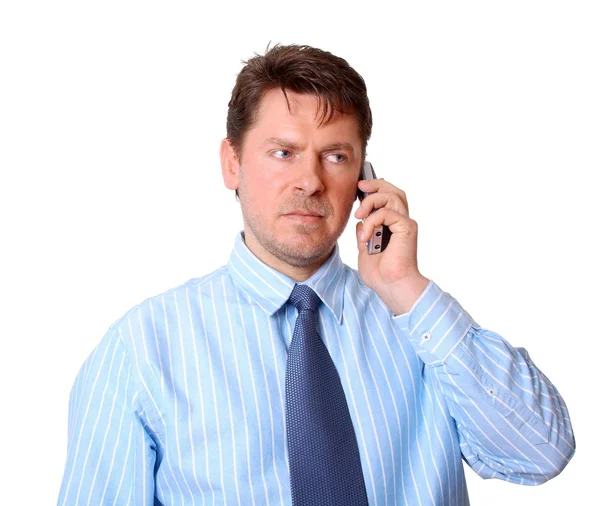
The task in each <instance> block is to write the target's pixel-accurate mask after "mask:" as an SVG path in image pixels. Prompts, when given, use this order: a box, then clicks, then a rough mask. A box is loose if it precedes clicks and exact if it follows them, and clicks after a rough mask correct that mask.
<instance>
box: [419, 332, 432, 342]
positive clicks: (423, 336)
mask: <svg viewBox="0 0 600 506" xmlns="http://www.w3.org/2000/svg"><path fill="white" fill-rule="evenodd" d="M430 339H431V331H429V332H425V334H423V335H422V336H421V340H422V341H423V342H427V341H429V340H430Z"/></svg>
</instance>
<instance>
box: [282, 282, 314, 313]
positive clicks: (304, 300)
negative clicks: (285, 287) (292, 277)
mask: <svg viewBox="0 0 600 506" xmlns="http://www.w3.org/2000/svg"><path fill="white" fill-rule="evenodd" d="M320 300H321V299H319V296H318V295H317V294H316V293H315V292H314V291H313V289H312V288H311V287H310V286H307V285H296V286H294V289H293V290H292V294H291V295H290V298H289V302H290V304H291V305H292V306H294V307H295V308H296V309H297V310H298V312H300V311H304V310H307V309H308V310H310V311H314V310H315V309H316V308H317V306H318V305H319V302H320Z"/></svg>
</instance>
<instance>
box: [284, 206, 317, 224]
mask: <svg viewBox="0 0 600 506" xmlns="http://www.w3.org/2000/svg"><path fill="white" fill-rule="evenodd" d="M284 216H285V217H286V218H288V219H289V220H292V221H296V222H299V223H306V224H311V223H318V222H319V220H320V219H321V218H323V216H322V215H320V214H317V213H315V212H311V211H306V210H304V209H297V210H295V211H292V212H290V213H286V214H284Z"/></svg>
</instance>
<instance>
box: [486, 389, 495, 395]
mask: <svg viewBox="0 0 600 506" xmlns="http://www.w3.org/2000/svg"><path fill="white" fill-rule="evenodd" d="M487 393H488V394H490V395H496V390H494V389H493V388H488V389H487Z"/></svg>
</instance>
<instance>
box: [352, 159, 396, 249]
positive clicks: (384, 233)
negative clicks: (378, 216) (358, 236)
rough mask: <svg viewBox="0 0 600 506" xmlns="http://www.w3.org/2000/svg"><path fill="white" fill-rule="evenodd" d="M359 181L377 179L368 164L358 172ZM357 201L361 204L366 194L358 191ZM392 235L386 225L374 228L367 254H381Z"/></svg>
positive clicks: (368, 243) (370, 165)
mask: <svg viewBox="0 0 600 506" xmlns="http://www.w3.org/2000/svg"><path fill="white" fill-rule="evenodd" d="M360 179H361V180H362V179H377V176H376V175H375V170H374V169H373V165H372V164H371V163H370V162H365V163H364V165H363V166H362V169H361V171H360ZM356 195H357V197H358V199H359V200H360V201H361V202H362V200H363V199H364V198H365V197H366V196H367V195H369V194H368V193H366V192H363V191H361V190H358V191H357V192H356ZM374 211H375V210H374ZM391 236H392V233H391V232H390V229H389V227H388V226H387V225H381V226H379V227H376V228H375V230H374V231H373V235H372V236H371V238H370V239H369V241H368V242H367V252H368V253H369V255H373V254H375V253H381V252H382V251H383V250H384V249H385V247H386V246H387V245H388V243H389V242H390V237H391Z"/></svg>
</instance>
